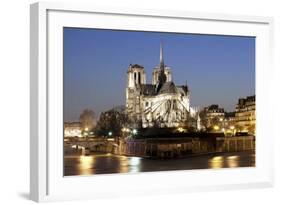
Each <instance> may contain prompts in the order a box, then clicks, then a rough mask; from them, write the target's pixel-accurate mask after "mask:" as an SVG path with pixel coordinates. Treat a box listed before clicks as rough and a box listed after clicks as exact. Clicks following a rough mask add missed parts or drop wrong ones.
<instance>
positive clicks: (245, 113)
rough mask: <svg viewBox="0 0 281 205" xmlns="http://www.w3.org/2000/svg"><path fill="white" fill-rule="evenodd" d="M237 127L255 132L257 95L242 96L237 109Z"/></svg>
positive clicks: (240, 129) (239, 129)
mask: <svg viewBox="0 0 281 205" xmlns="http://www.w3.org/2000/svg"><path fill="white" fill-rule="evenodd" d="M235 122H236V129H237V130H238V131H241V132H243V131H244V132H250V133H253V134H255V126H256V96H255V95H253V96H248V97H246V98H240V99H239V100H238V104H237V106H236V111H235Z"/></svg>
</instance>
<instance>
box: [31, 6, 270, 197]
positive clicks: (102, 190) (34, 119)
mask: <svg viewBox="0 0 281 205" xmlns="http://www.w3.org/2000/svg"><path fill="white" fill-rule="evenodd" d="M272 23H273V21H272V19H271V18H269V17H252V16H235V15H222V14H203V13H193V12H183V11H155V10H138V9H122V8H114V9H113V8H97V7H95V6H94V5H80V4H78V5H75V4H57V3H36V4H33V5H31V37H30V40H31V41H30V42H31V138H30V144H31V154H30V160H31V173H30V174H31V177H30V178H31V183H30V184H31V187H30V193H31V194H30V196H31V199H32V200H35V201H51V200H71V199H81V198H91V199H94V198H101V197H114V196H130V195H138V194H152V193H153V194H154V193H155V194H157V193H175V192H188V191H194V190H195V191H202V190H212V189H216V190H219V189H232V188H251V187H266V186H272V183H273V174H272V173H273V163H272V145H273V135H274V134H273V129H272V127H273V125H272V124H270V122H269V121H268V120H267V119H268V118H270V113H269V112H267V110H266V109H264V108H265V107H270V106H271V101H270V99H271V98H272V93H271V92H270V90H271V86H272V84H271V82H270V77H271V71H272V65H271V62H272V59H271V56H272V54H271V47H272Z"/></svg>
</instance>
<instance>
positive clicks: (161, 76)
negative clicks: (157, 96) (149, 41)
mask: <svg viewBox="0 0 281 205" xmlns="http://www.w3.org/2000/svg"><path fill="white" fill-rule="evenodd" d="M159 68H160V72H159V75H158V82H157V85H156V90H157V92H158V91H159V90H160V88H161V87H162V85H163V84H164V83H165V82H166V80H167V77H166V75H165V64H164V58H163V46H162V42H161V43H160V65H159Z"/></svg>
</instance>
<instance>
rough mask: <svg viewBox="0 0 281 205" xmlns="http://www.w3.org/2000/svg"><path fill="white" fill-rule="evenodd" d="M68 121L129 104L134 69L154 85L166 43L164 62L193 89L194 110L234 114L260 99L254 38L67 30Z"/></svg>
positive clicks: (179, 82)
mask: <svg viewBox="0 0 281 205" xmlns="http://www.w3.org/2000/svg"><path fill="white" fill-rule="evenodd" d="M63 35H64V36H63V37H64V79H63V83H64V88H63V91H64V104H63V106H64V119H65V121H77V120H79V115H80V113H81V112H82V111H83V110H84V109H86V108H88V109H92V110H93V111H94V112H95V113H96V116H97V117H98V116H99V114H100V112H102V111H106V110H109V109H111V108H112V107H113V106H119V105H125V88H126V83H127V73H126V72H127V69H128V66H129V64H130V63H131V64H140V65H142V66H144V68H145V71H146V77H147V83H151V78H152V70H153V68H154V67H155V66H157V65H158V64H159V47H160V42H162V43H163V49H164V52H163V53H164V62H165V64H166V65H167V66H169V67H171V69H172V73H173V81H174V83H175V84H176V85H185V84H186V82H187V84H188V86H189V89H190V93H191V106H199V107H200V108H203V107H205V106H208V105H211V104H218V105H219V106H221V107H223V108H225V110H226V111H234V109H235V105H236V104H237V101H238V98H240V97H246V96H249V95H254V94H255V38H254V37H241V36H220V35H200V34H178V33H158V32H138V31H116V30H100V29H79V28H64V34H63Z"/></svg>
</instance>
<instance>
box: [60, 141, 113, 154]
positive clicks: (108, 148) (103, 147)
mask: <svg viewBox="0 0 281 205" xmlns="http://www.w3.org/2000/svg"><path fill="white" fill-rule="evenodd" d="M64 147H65V148H69V149H70V148H72V149H84V150H89V151H99V152H114V150H115V149H116V148H117V147H118V144H117V143H116V140H115V139H114V138H103V137H81V138H78V137H77V138H73V137H69V138H64Z"/></svg>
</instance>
